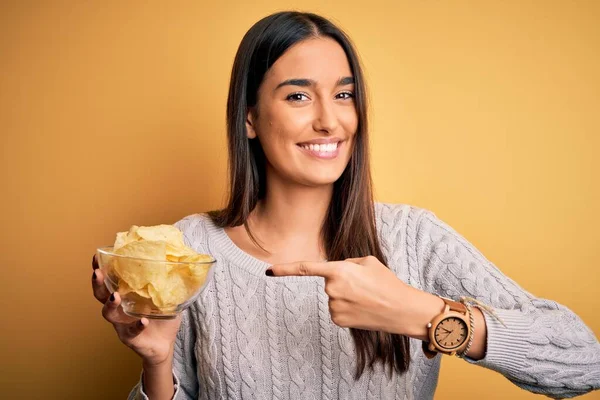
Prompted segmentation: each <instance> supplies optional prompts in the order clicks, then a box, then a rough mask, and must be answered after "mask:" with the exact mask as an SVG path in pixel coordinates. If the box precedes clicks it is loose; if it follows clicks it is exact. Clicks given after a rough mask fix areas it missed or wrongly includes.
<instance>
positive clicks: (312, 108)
mask: <svg viewBox="0 0 600 400" xmlns="http://www.w3.org/2000/svg"><path fill="white" fill-rule="evenodd" d="M365 99H366V95H365V83H364V77H363V74H362V71H361V68H360V65H359V62H358V58H357V55H356V52H355V50H354V49H353V47H352V45H351V44H350V42H349V40H348V39H347V37H346V36H345V35H344V34H343V33H342V32H341V31H340V30H339V29H338V28H337V27H335V26H334V25H332V24H331V23H330V22H329V21H327V20H325V19H323V18H321V17H319V16H316V15H313V14H306V13H297V12H282V13H277V14H274V15H271V16H269V17H266V18H264V19H263V20H261V21H259V22H258V23H257V24H255V25H254V26H253V27H252V28H251V29H250V30H249V31H248V33H247V34H246V35H245V37H244V38H243V40H242V43H241V45H240V48H239V49H238V52H237V56H236V59H235V62H234V66H233V72H232V77H231V84H230V91H229V99H228V104H227V123H228V139H229V160H230V199H229V203H228V205H227V207H226V208H225V209H224V210H221V211H218V212H212V213H210V214H209V215H201V214H197V215H191V216H188V217H186V218H184V219H183V220H181V221H179V222H178V223H177V224H176V225H177V227H178V228H179V229H180V230H181V231H182V232H183V233H184V235H185V238H186V241H187V242H188V245H190V246H191V247H192V248H194V249H195V250H197V251H199V252H207V253H210V254H212V255H214V256H215V257H216V258H217V260H219V262H218V264H217V266H216V267H215V268H216V270H215V279H214V280H213V281H212V282H210V284H209V286H208V287H207V290H205V291H204V292H203V294H202V297H201V299H200V300H199V301H198V302H197V303H196V304H194V305H193V306H192V307H191V308H189V309H188V310H187V311H186V312H184V313H183V315H182V317H181V318H180V319H177V320H173V321H152V322H150V321H148V320H147V319H142V320H139V321H136V320H134V319H133V318H130V317H128V316H126V315H124V314H123V313H122V311H121V309H120V308H119V302H120V298H119V296H118V294H115V295H114V296H111V297H110V298H109V296H108V293H107V292H106V289H105V288H104V286H103V279H104V277H103V275H102V273H101V271H99V270H97V269H95V272H94V275H93V288H94V294H95V296H96V298H98V300H100V301H102V302H103V303H105V305H104V308H103V315H104V317H105V318H106V319H107V320H108V321H110V322H111V323H112V324H113V325H114V327H115V329H116V330H117V332H118V334H119V337H120V339H121V340H122V341H123V343H125V344H126V345H128V346H129V347H131V348H132V349H133V350H134V351H135V352H136V353H137V354H139V355H140V356H141V358H142V360H143V375H142V381H141V382H140V384H139V385H138V386H136V387H135V388H134V389H133V391H132V392H131V395H130V398H147V397H146V396H148V397H149V398H150V399H170V398H172V397H173V396H175V398H177V399H196V398H203V399H205V398H206V399H221V398H242V399H255V398H276V399H309V398H313V399H317V398H321V399H338V398H339V399H350V398H356V399H394V398H402V399H404V398H408V399H428V398H431V397H432V396H433V393H434V391H435V387H436V384H437V377H438V372H439V367H440V360H441V357H444V356H445V355H444V354H450V355H453V354H457V355H459V356H461V357H464V358H465V359H466V360H467V361H469V362H471V363H475V364H478V365H482V366H484V367H487V368H491V369H493V370H496V371H498V372H500V373H501V374H503V375H504V376H506V377H507V378H508V379H509V380H511V381H512V382H513V383H515V384H516V385H518V386H520V387H522V388H523V389H526V390H529V391H532V392H534V393H542V394H546V395H548V396H551V397H571V396H575V395H579V394H583V393H586V392H589V391H591V390H594V389H597V388H598V387H600V345H599V344H598V342H597V340H596V338H595V336H594V334H593V333H592V332H591V331H590V330H589V329H588V328H587V327H586V326H585V324H584V323H583V322H582V321H581V320H580V319H579V318H578V317H577V316H576V315H575V314H573V313H572V312H571V311H569V310H568V309H567V308H566V307H564V306H561V305H559V304H557V303H555V302H553V301H547V300H542V299H537V298H535V297H533V296H532V295H531V294H529V293H527V292H525V291H524V290H523V289H521V288H520V287H519V286H518V285H517V284H516V283H515V282H513V281H512V280H510V279H509V278H507V277H506V276H504V275H502V273H501V272H500V271H499V270H498V269H497V268H496V267H495V266H493V265H492V264H491V263H490V262H489V261H487V260H486V259H485V258H484V257H483V256H482V255H481V254H480V253H479V252H478V251H477V250H476V249H475V248H474V247H473V246H472V245H471V244H469V243H468V242H467V241H466V240H464V239H463V238H462V237H460V236H459V235H458V234H457V233H456V232H455V231H453V230H452V229H451V228H450V227H448V226H447V225H445V224H444V223H443V222H441V221H440V220H438V219H437V218H436V217H435V216H434V215H433V214H432V213H430V212H427V211H425V210H421V209H418V208H414V207H410V206H406V205H388V204H374V203H373V199H372V191H371V178H370V172H369V155H368V151H367V142H368V139H367V117H366V100H365ZM298 260H302V262H296V261H298ZM326 260H329V261H326ZM438 295H439V296H443V297H444V298H442V297H438ZM445 298H449V299H454V300H456V301H457V302H452V301H450V300H447V299H445ZM459 300H460V301H459ZM422 343H424V344H425V346H422ZM438 353H442V355H438ZM465 392H466V393H465V395H467V396H468V393H467V392H468V388H465Z"/></svg>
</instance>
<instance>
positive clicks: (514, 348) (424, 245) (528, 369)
mask: <svg viewBox="0 0 600 400" xmlns="http://www.w3.org/2000/svg"><path fill="white" fill-rule="evenodd" d="M414 243H415V247H416V249H415V250H416V255H417V257H416V258H417V264H418V270H419V275H420V277H419V279H420V281H421V285H422V287H423V288H424V290H426V291H428V292H431V293H436V294H439V295H441V296H444V297H448V298H453V299H458V298H459V297H460V296H469V297H473V298H475V299H477V300H479V301H481V302H483V303H485V304H487V305H489V306H492V307H493V308H494V310H495V311H496V313H497V315H498V317H499V318H500V319H501V320H502V321H503V322H504V325H503V324H502V323H500V322H498V321H497V320H496V319H494V318H493V317H490V316H488V315H487V313H484V315H485V321H486V327H487V351H486V355H485V357H484V358H483V359H481V360H479V361H474V360H469V359H468V358H466V360H467V361H468V362H470V363H472V364H475V365H481V366H483V367H485V368H489V369H492V370H494V371H497V372H499V373H501V374H502V375H504V376H505V377H506V378H508V379H509V380H510V381H511V382H513V383H514V384H515V385H517V386H519V387H521V388H523V389H525V390H528V391H530V392H533V393H538V394H544V395H546V396H549V397H552V398H565V397H574V396H577V395H581V394H584V393H587V392H590V391H592V390H595V389H598V388H600V344H599V343H598V340H597V339H596V337H595V336H594V333H593V332H592V331H591V330H590V329H589V328H588V327H587V326H586V325H585V324H584V323H583V321H582V320H581V319H580V318H579V317H578V316H577V315H575V313H573V312H572V311H571V310H569V309H568V308H567V307H565V306H563V305H561V304H558V303H556V302H555V301H551V300H545V299H540V298H536V297H535V296H533V295H532V294H530V293H528V292H526V291H525V290H523V289H522V288H521V287H520V286H519V285H518V284H517V283H515V282H514V281H513V280H511V279H510V278H508V277H507V276H505V275H504V274H502V272H500V270H499V269H498V268H497V267H496V266H494V265H493V264H492V263H491V262H490V261H488V260H487V259H486V258H485V257H484V256H483V255H482V254H481V253H480V252H479V251H477V249H475V248H474V246H473V245H471V244H470V243H469V242H468V241H466V240H465V239H464V238H462V237H461V236H460V235H459V234H458V233H457V232H455V231H454V230H453V229H452V228H451V227H449V226H448V225H446V224H445V223H444V222H442V221H440V220H439V219H437V218H436V217H435V216H434V215H433V214H432V213H430V212H423V213H421V215H420V219H419V222H418V224H417V228H416V239H415V241H414Z"/></svg>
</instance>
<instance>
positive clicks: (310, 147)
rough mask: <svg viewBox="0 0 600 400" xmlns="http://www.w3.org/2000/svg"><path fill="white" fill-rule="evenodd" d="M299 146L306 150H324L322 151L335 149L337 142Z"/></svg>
mask: <svg viewBox="0 0 600 400" xmlns="http://www.w3.org/2000/svg"><path fill="white" fill-rule="evenodd" d="M300 146H301V147H302V148H303V149H306V150H312V151H319V152H324V151H335V150H336V149H337V147H338V144H337V142H336V143H328V144H301V145H300Z"/></svg>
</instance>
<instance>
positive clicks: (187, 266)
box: [97, 246, 216, 319]
mask: <svg viewBox="0 0 600 400" xmlns="http://www.w3.org/2000/svg"><path fill="white" fill-rule="evenodd" d="M97 256H98V265H99V267H100V270H101V271H102V272H103V273H104V282H105V284H106V287H107V288H108V290H109V291H110V292H111V293H113V292H118V293H119V295H120V296H121V306H122V307H123V311H124V312H125V314H127V315H130V316H132V317H137V318H141V317H146V318H152V319H173V318H175V317H176V316H177V315H178V314H179V313H180V312H182V311H183V310H185V309H186V308H188V307H189V306H190V305H191V304H192V303H193V302H194V301H196V299H197V298H198V296H199V295H200V293H201V292H202V289H203V288H204V287H206V285H207V284H208V282H210V281H211V280H212V279H213V271H214V268H213V266H214V264H215V263H216V260H215V259H214V258H213V257H212V256H210V257H211V260H210V261H203V262H177V261H164V260H147V259H143V258H134V257H126V256H121V255H118V254H115V253H113V247H112V246H108V247H101V248H99V249H97Z"/></svg>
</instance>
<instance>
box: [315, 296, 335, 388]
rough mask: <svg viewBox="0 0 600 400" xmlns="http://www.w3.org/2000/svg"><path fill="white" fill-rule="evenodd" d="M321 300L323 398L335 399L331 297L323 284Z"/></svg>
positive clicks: (319, 297) (319, 299) (320, 327)
mask: <svg viewBox="0 0 600 400" xmlns="http://www.w3.org/2000/svg"><path fill="white" fill-rule="evenodd" d="M317 296H318V301H319V329H320V335H321V372H322V379H323V388H322V389H321V393H322V396H321V399H322V400H333V399H334V398H335V396H334V390H335V381H334V369H333V346H334V344H333V340H334V339H333V337H332V330H331V316H330V315H329V297H327V295H326V294H325V290H324V287H323V286H322V285H321V287H320V288H319V290H318V292H317Z"/></svg>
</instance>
